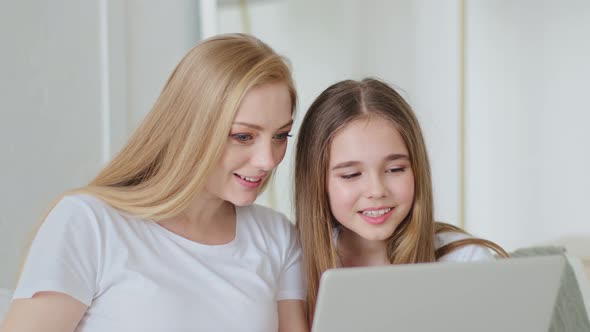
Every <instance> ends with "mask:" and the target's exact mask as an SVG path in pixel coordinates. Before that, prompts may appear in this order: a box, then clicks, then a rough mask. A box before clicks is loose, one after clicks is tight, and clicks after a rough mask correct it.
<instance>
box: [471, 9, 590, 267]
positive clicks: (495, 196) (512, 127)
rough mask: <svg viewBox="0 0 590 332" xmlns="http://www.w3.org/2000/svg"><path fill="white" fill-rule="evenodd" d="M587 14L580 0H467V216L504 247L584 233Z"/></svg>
mask: <svg viewBox="0 0 590 332" xmlns="http://www.w3.org/2000/svg"><path fill="white" fill-rule="evenodd" d="M589 18H590V3H588V2H587V1H582V0H568V1H564V2H555V1H547V0H544V1H518V2H514V1H483V0H479V1H470V4H469V21H468V29H469V34H468V40H467V45H468V46H467V50H468V62H467V64H468V72H467V74H468V78H467V82H468V85H467V86H468V94H467V95H468V100H467V109H468V115H469V120H468V129H469V134H468V146H469V148H468V161H469V164H468V179H469V184H468V195H467V197H468V199H469V200H468V211H467V212H468V222H469V223H468V226H469V228H470V229H472V230H473V231H475V232H478V233H481V234H485V235H486V236H488V237H490V238H492V239H495V240H497V241H498V242H500V243H502V244H503V245H505V246H506V247H508V248H513V247H519V246H525V245H533V244H538V243H551V242H556V241H558V242H561V241H560V238H563V237H568V238H569V237H572V238H580V237H585V238H586V241H588V239H590V217H589V214H588V211H587V210H586V209H585V208H586V206H587V205H588V202H589V201H590V190H589V189H588V188H590V175H589V174H588V169H590V152H589V151H590V150H589V148H588V145H589V144H590V130H588V123H590V106H589V104H588V89H589V88H590V61H588V60H589V59H590V34H589V31H590V19H589ZM587 248H588V246H587ZM586 250H587V252H586V255H588V256H590V252H588V249H586Z"/></svg>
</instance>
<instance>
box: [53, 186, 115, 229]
mask: <svg viewBox="0 0 590 332" xmlns="http://www.w3.org/2000/svg"><path fill="white" fill-rule="evenodd" d="M120 215H121V214H120V213H119V212H118V211H117V210H115V208H113V207H111V206H110V205H109V204H107V203H106V202H104V201H103V200H101V199H99V198H97V197H95V196H92V195H89V194H67V195H65V196H63V197H61V198H60V199H59V200H58V201H57V202H56V203H55V205H54V206H53V207H52V208H51V210H50V211H49V213H48V214H47V217H46V218H45V221H44V224H45V223H49V224H55V223H57V224H60V225H62V227H65V226H66V225H68V226H73V227H76V228H78V227H92V226H91V225H92V224H98V223H104V221H105V219H112V218H113V217H115V216H120Z"/></svg>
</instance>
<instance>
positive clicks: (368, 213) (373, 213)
mask: <svg viewBox="0 0 590 332" xmlns="http://www.w3.org/2000/svg"><path fill="white" fill-rule="evenodd" d="M389 211H391V208H387V209H382V210H373V211H363V214H364V215H365V216H368V217H379V216H382V215H384V214H386V213H387V212H389Z"/></svg>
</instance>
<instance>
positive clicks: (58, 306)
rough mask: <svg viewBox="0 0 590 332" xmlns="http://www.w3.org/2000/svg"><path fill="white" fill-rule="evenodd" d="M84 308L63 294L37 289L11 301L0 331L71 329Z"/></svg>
mask: <svg viewBox="0 0 590 332" xmlns="http://www.w3.org/2000/svg"><path fill="white" fill-rule="evenodd" d="M87 309H88V307H87V306H86V305H85V304H83V303H82V302H80V301H78V300H76V299H74V298H73V297H71V296H69V295H66V294H64V293H58V292H38V293H36V294H35V295H34V296H33V297H32V298H30V299H18V300H13V301H12V304H11V306H10V309H9V310H8V313H7V314H6V317H5V318H4V321H2V322H1V323H0V332H34V331H44V332H63V331H67V332H72V331H74V330H75V329H76V326H78V323H79V322H80V320H81V319H82V316H84V313H85V312H86V310H87Z"/></svg>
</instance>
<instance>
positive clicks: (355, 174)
mask: <svg viewBox="0 0 590 332" xmlns="http://www.w3.org/2000/svg"><path fill="white" fill-rule="evenodd" d="M360 175H361V173H350V174H343V175H340V177H341V178H343V179H345V180H349V179H352V178H356V177H357V176H360Z"/></svg>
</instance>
